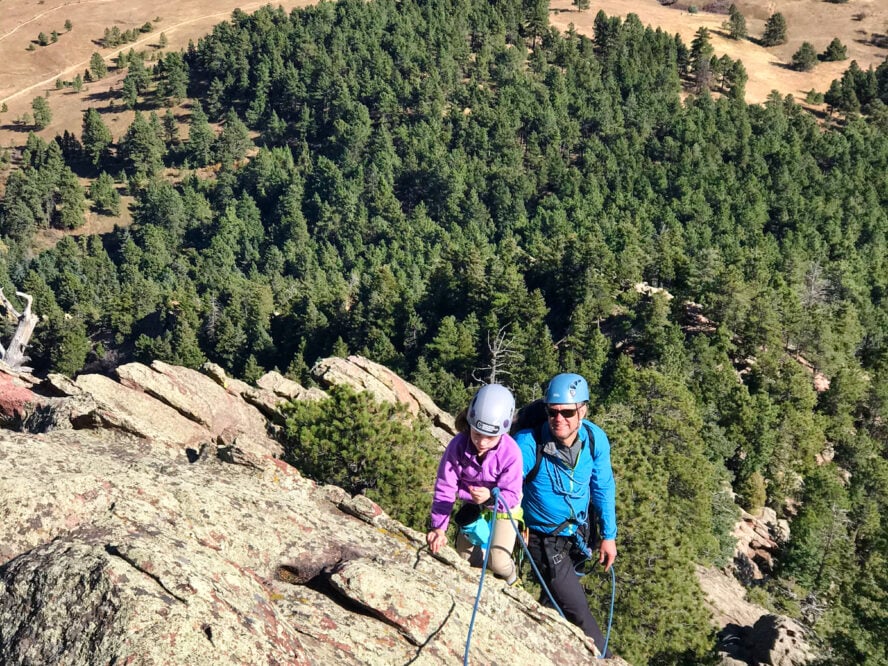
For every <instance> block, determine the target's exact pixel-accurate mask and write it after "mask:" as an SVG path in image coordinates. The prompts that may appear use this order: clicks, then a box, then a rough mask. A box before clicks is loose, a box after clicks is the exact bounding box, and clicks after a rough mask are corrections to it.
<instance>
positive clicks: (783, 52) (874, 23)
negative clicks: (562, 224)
mask: <svg viewBox="0 0 888 666" xmlns="http://www.w3.org/2000/svg"><path fill="white" fill-rule="evenodd" d="M730 4H731V0H717V1H716V2H711V3H710V2H707V0H702V1H700V0H678V1H677V2H675V3H674V4H671V5H661V4H660V3H659V2H658V1H657V0H591V4H590V8H589V9H588V10H585V11H582V12H580V11H577V10H576V8H575V7H574V6H573V4H572V3H571V1H570V0H551V5H550V6H551V8H552V10H553V11H552V15H551V21H552V23H553V24H554V25H555V26H556V27H558V28H559V29H561V30H566V29H567V27H568V26H569V25H570V24H571V23H573V24H574V27H575V29H576V30H577V32H580V33H583V34H588V35H591V34H592V23H593V21H594V19H595V15H596V14H597V13H598V11H599V10H603V11H604V13H605V14H607V15H609V16H622V17H624V18H625V16H626V15H627V14H629V13H634V14H637V15H638V17H639V18H640V19H641V22H642V23H644V24H645V25H650V26H654V27H660V28H662V29H663V30H665V31H666V32H668V33H670V34H674V33H679V34H680V35H681V36H682V38H683V39H684V41H685V43H687V44H690V42H691V40H692V39H693V38H694V33H695V32H696V31H697V30H698V29H699V28H700V27H705V28H708V29H709V33H710V35H711V37H712V40H711V41H712V45H713V48H714V49H715V52H716V54H717V55H723V54H727V55H728V56H730V57H731V58H733V59H735V60H736V59H739V60H742V61H743V65H744V66H745V67H746V70H747V72H748V74H749V82H748V83H747V85H746V100H747V101H748V102H750V103H753V104H755V103H759V102H763V101H764V100H765V99H766V98H767V97H768V94H769V93H770V92H771V91H772V90H779V91H780V92H781V93H783V94H792V95H794V96H795V97H796V98H797V99H798V98H803V97H804V96H805V93H807V92H808V91H809V90H811V89H812V88H813V89H814V90H818V91H820V92H825V91H826V89H827V88H828V87H829V84H830V82H831V81H832V80H833V79H837V78H839V77H840V76H841V75H842V72H844V71H845V70H846V69H847V68H848V65H849V64H850V62H851V60H857V63H858V64H859V65H860V66H861V67H862V68H863V69H867V68H868V67H869V66H870V65H872V66H874V67H876V66H878V65H879V64H880V63H881V62H882V61H884V60H885V58H886V57H888V48H886V47H888V2H886V0H849V2H846V3H844V4H834V3H831V2H826V1H825V0H770V1H768V0H734V4H736V5H737V7H738V8H739V9H740V11H741V13H742V14H743V15H744V16H745V17H746V26H747V28H748V31H749V36H750V38H751V39H747V40H743V41H735V40H732V39H729V38H728V37H727V33H726V31H725V30H723V29H722V27H721V26H722V24H723V23H724V22H725V21H726V20H727V8H728V7H729V6H730ZM690 6H697V7H698V8H699V9H700V11H698V12H697V13H689V12H688V11H687V10H688V8H689V7H690ZM714 6H718V7H721V8H722V12H721V13H716V12H713V11H703V8H708V7H714ZM775 12H780V13H781V14H783V16H784V18H786V24H787V38H788V41H787V43H786V44H783V45H781V46H775V47H772V48H764V47H762V46H759V45H758V44H757V41H758V38H759V37H761V35H762V32H763V31H764V26H765V21H767V20H768V17H769V16H770V15H771V14H773V13H775ZM834 37H838V38H839V39H840V40H841V42H842V43H843V44H844V45H845V46H846V47H847V48H848V60H846V61H844V62H828V63H819V64H818V65H817V66H816V67H815V68H814V70H813V71H811V72H797V71H795V70H793V69H790V68H789V67H788V63H789V62H790V61H791V60H792V55H793V53H795V52H796V51H797V50H798V48H799V46H801V44H802V42H805V41H807V42H810V43H811V44H813V45H814V48H815V49H816V50H817V52H818V53H821V52H823V50H824V49H826V47H827V45H828V44H829V43H830V42H831V41H832V39H833V38H834ZM880 44H881V46H880Z"/></svg>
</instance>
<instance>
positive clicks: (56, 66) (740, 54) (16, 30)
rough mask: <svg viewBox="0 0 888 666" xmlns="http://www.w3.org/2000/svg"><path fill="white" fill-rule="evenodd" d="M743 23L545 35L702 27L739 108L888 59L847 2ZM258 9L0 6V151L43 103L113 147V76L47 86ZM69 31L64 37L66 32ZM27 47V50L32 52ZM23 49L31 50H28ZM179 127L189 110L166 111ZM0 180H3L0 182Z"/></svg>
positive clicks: (700, 16)
mask: <svg viewBox="0 0 888 666" xmlns="http://www.w3.org/2000/svg"><path fill="white" fill-rule="evenodd" d="M736 3H737V6H738V7H739V8H740V10H741V11H742V12H743V14H744V15H745V16H746V19H747V26H748V29H749V34H750V36H751V39H749V40H744V41H734V40H730V39H728V38H727V37H726V36H725V33H724V31H723V30H722V28H721V26H722V23H723V22H724V21H725V20H726V13H717V12H715V11H703V9H710V8H712V7H716V6H721V7H722V9H723V11H724V12H726V11H727V10H726V9H725V8H726V7H727V6H728V4H729V2H728V1H727V0H717V2H716V3H715V4H706V3H704V2H699V3H696V6H697V7H699V8H700V11H697V12H695V13H690V12H688V8H689V7H690V6H691V5H692V4H695V3H694V2H693V0H678V1H677V2H675V3H674V4H671V5H668V6H666V5H661V4H660V3H659V2H658V0H592V2H591V6H590V8H589V9H588V10H584V11H577V10H576V8H575V7H574V6H573V4H572V3H571V0H551V5H550V8H551V12H550V17H551V21H552V23H553V25H555V26H556V27H557V28H559V29H561V30H566V29H567V28H568V26H569V25H570V24H573V25H574V27H575V29H576V30H577V31H578V32H581V33H584V34H588V35H592V25H593V21H594V18H595V15H596V13H597V12H598V11H599V10H603V11H604V12H605V13H606V14H608V15H611V16H622V17H625V16H626V15H627V14H628V13H630V12H633V13H635V14H637V15H638V16H639V18H640V19H641V21H642V22H643V23H644V24H646V25H652V26H659V27H661V28H662V29H663V30H665V31H667V32H669V33H679V34H680V35H681V36H682V38H683V39H684V40H685V41H686V42H687V43H690V41H691V39H692V38H693V35H694V33H695V32H696V30H697V29H698V28H699V27H701V26H705V27H707V28H709V30H710V33H711V35H712V43H713V46H714V48H715V51H716V53H717V54H718V55H721V54H727V55H729V56H730V57H731V58H734V59H738V58H739V59H740V60H742V61H743V63H744V65H745V66H746V69H747V71H748V73H749V82H748V84H747V88H746V91H747V92H746V96H747V100H748V101H749V102H751V103H758V102H762V101H764V100H765V99H766V97H767V96H768V94H769V93H770V92H771V90H774V89H776V90H779V91H780V92H781V93H784V94H787V93H791V94H793V95H795V96H796V97H797V98H799V99H801V98H803V97H804V94H805V93H806V92H807V91H808V90H811V89H815V90H819V91H825V90H826V89H827V87H828V86H829V83H830V82H831V81H832V80H833V79H835V78H838V77H839V76H841V74H842V72H843V71H844V70H845V69H846V68H847V66H848V64H849V63H850V60H851V59H856V60H857V61H858V63H859V64H860V66H861V67H863V68H864V69H866V68H867V67H869V66H871V65H872V66H877V65H878V64H879V63H881V62H882V61H883V60H884V59H885V57H886V56H888V48H885V46H884V45H885V44H888V1H886V0H850V1H849V2H846V3H844V4H833V3H830V2H825V1H824V0H770V1H767V0H736ZM264 4H267V3H266V2H263V1H261V0H260V1H255V2H248V3H240V2H236V1H234V0H153V1H152V2H148V1H147V0H0V106H2V105H3V104H5V105H6V107H7V110H6V112H4V113H2V114H0V149H2V148H5V147H17V146H21V145H23V144H24V141H25V139H26V138H27V135H28V131H29V130H30V129H31V128H30V127H28V126H25V125H23V124H21V123H17V122H16V120H18V119H21V118H23V117H24V116H25V115H26V114H30V113H31V102H32V100H33V99H34V98H35V97H37V96H45V97H46V98H47V100H48V102H49V105H50V108H51V110H52V118H53V119H52V122H51V124H50V125H49V126H48V127H46V128H45V129H44V130H42V131H41V132H40V134H41V135H42V136H43V137H44V138H45V139H47V140H49V139H51V138H52V137H53V136H55V135H56V134H60V133H62V132H63V131H64V130H66V129H67V130H69V131H71V132H72V133H74V134H75V135H78V136H79V134H80V130H81V119H82V115H83V111H84V110H85V109H86V108H88V107H96V108H99V109H100V111H101V112H102V114H103V118H104V120H105V122H106V123H107V124H108V125H109V127H111V130H112V133H113V134H114V136H115V139H116V138H119V137H120V136H122V135H123V133H124V132H125V130H126V128H127V127H128V125H129V124H130V122H131V120H132V112H131V111H126V110H125V109H124V108H123V107H122V105H121V104H120V103H119V102H118V101H117V99H116V98H117V94H116V91H119V90H120V87H121V81H122V73H114V72H113V71H112V74H111V75H109V76H107V77H106V78H104V79H102V80H101V81H97V82H92V83H87V84H85V85H84V86H83V89H82V90H81V91H80V92H74V91H73V90H71V89H70V88H63V89H57V88H56V80H57V79H61V80H63V81H70V80H72V79H73V78H74V77H75V76H76V75H77V74H81V75H82V74H83V72H84V70H86V69H87V67H88V64H89V58H90V56H91V55H92V54H93V53H94V52H99V53H101V54H102V56H104V58H105V59H106V61H108V62H109V63H110V62H111V59H112V58H113V57H114V56H115V55H116V54H117V53H118V52H119V51H120V50H122V49H125V50H129V49H130V48H134V49H136V50H146V51H149V52H151V51H158V50H160V41H161V34H163V39H164V40H165V41H166V47H165V48H166V49H180V48H183V47H185V46H186V45H187V44H188V41H189V40H195V41H196V40H197V39H198V38H200V37H201V36H202V35H204V34H206V33H208V32H209V31H210V30H211V28H212V26H213V25H214V24H216V23H218V22H220V21H223V20H225V19H227V18H228V17H229V16H230V15H231V12H232V11H233V10H234V9H235V8H238V7H240V8H241V9H243V10H244V11H247V12H249V11H253V10H255V9H257V8H259V7H260V6H262V5H264ZM277 4H279V5H281V6H283V7H284V8H286V9H292V8H294V7H298V6H304V5H306V4H310V2H309V0H283V1H281V2H278V3H277ZM775 11H779V12H781V13H782V14H783V15H784V16H785V18H786V20H787V24H788V35H789V41H788V43H786V44H784V45H782V46H779V47H773V48H769V49H766V48H763V47H761V46H759V45H758V44H757V38H758V37H759V36H760V35H761V33H762V31H763V27H764V23H765V21H766V20H767V18H768V16H769V15H770V14H771V13H773V12H775ZM146 22H150V23H151V26H152V30H151V31H150V32H147V33H143V34H140V35H139V38H138V41H136V42H133V43H129V44H126V45H124V46H122V47H117V48H102V46H101V41H100V40H101V38H102V37H103V35H104V33H105V30H106V29H107V28H113V27H115V26H116V27H117V28H119V29H120V30H121V31H126V30H130V29H134V28H135V29H138V28H139V27H140V26H143V25H144V24H145V23H146ZM66 25H70V30H68V29H67V28H66ZM54 31H55V32H56V33H57V41H55V42H52V43H49V44H48V45H46V46H38V45H37V41H38V35H40V33H43V34H44V35H47V36H51V35H52V33H53V32H54ZM833 37H838V38H839V39H840V40H841V41H842V43H844V44H845V45H846V46H847V48H848V52H849V60H847V61H844V62H837V63H820V64H818V65H817V67H816V68H815V69H814V70H813V71H812V72H796V71H794V70H792V69H790V68H789V67H788V66H787V63H788V62H789V61H790V59H791V57H792V54H793V53H794V52H795V51H796V49H798V47H799V45H800V44H801V43H802V41H810V42H811V43H812V44H813V45H814V46H815V48H816V49H817V50H818V52H820V51H822V50H823V49H825V48H826V46H827V44H828V43H829V42H830V41H831V40H832V39H833ZM31 45H33V46H31ZM29 46H31V50H29ZM174 111H175V112H176V113H177V115H179V117H180V118H181V119H182V120H183V121H184V120H187V114H188V109H187V107H182V108H178V109H174ZM0 178H2V175H0ZM126 222H127V213H126V212H124V213H123V215H122V217H120V218H107V217H104V218H103V217H100V216H96V215H94V214H93V213H88V214H87V224H86V225H85V226H84V227H82V228H81V229H79V230H78V231H77V233H96V232H101V231H105V230H108V229H110V228H111V227H113V225H114V224H115V223H124V224H125V223H126ZM57 233H60V232H47V234H48V236H49V237H47V238H44V239H43V241H44V243H52V242H53V238H52V236H53V235H54V234H57Z"/></svg>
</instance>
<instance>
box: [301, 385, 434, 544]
mask: <svg viewBox="0 0 888 666" xmlns="http://www.w3.org/2000/svg"><path fill="white" fill-rule="evenodd" d="M329 395H330V397H329V398H327V399H326V400H320V401H314V402H311V401H299V402H294V403H291V404H290V405H289V406H287V407H286V408H285V409H284V412H285V415H286V425H285V431H286V438H287V442H286V444H285V453H284V457H285V459H286V460H287V461H288V462H289V463H291V464H292V465H293V466H295V467H296V468H297V469H299V470H300V471H301V472H302V473H303V474H304V475H306V476H308V477H309V478H312V479H315V480H317V481H319V482H321V483H329V484H333V485H337V486H339V487H341V488H343V489H345V490H346V492H348V493H350V494H358V493H361V494H364V495H367V497H369V498H370V499H372V500H374V501H375V502H377V503H379V505H380V506H382V508H383V509H385V510H386V512H387V513H389V514H390V515H391V516H392V517H394V518H396V519H397V520H400V521H402V522H404V523H405V524H407V525H410V526H411V527H413V528H414V529H425V525H426V523H427V520H428V507H429V501H430V494H429V488H430V486H431V483H432V480H433V479H434V477H435V466H436V464H437V460H436V459H435V456H434V455H433V454H432V451H434V450H436V449H437V447H436V446H435V445H434V444H433V441H432V439H431V436H430V435H429V433H428V431H427V430H425V428H424V427H423V426H421V425H420V424H419V422H418V421H416V420H413V419H409V418H407V415H406V410H405V409H404V408H403V407H401V406H395V405H393V404H390V403H379V402H376V400H375V399H374V398H373V397H371V395H370V394H369V393H366V392H364V393H355V392H354V391H353V390H352V389H350V388H348V387H347V386H344V385H340V386H334V387H333V388H331V389H330V390H329Z"/></svg>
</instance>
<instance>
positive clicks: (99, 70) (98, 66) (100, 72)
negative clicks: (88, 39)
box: [89, 53, 108, 81]
mask: <svg viewBox="0 0 888 666" xmlns="http://www.w3.org/2000/svg"><path fill="white" fill-rule="evenodd" d="M89 71H90V74H92V78H93V80H94V81H98V80H99V79H102V78H104V77H105V75H107V74H108V65H106V64H105V59H104V58H103V57H102V54H101V53H93V54H92V55H91V56H90V58H89Z"/></svg>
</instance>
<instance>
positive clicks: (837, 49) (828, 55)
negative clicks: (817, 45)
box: [821, 37, 848, 62]
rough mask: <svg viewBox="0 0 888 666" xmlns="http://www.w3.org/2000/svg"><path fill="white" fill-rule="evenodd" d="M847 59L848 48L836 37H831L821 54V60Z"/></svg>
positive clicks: (836, 60)
mask: <svg viewBox="0 0 888 666" xmlns="http://www.w3.org/2000/svg"><path fill="white" fill-rule="evenodd" d="M847 59H848V48H847V47H846V46H845V45H844V44H842V42H841V41H840V40H839V38H838V37H833V40H832V41H831V42H830V43H829V46H827V47H826V50H825V51H824V52H823V55H822V56H821V60H823V61H824V62H838V61H840V60H847Z"/></svg>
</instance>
